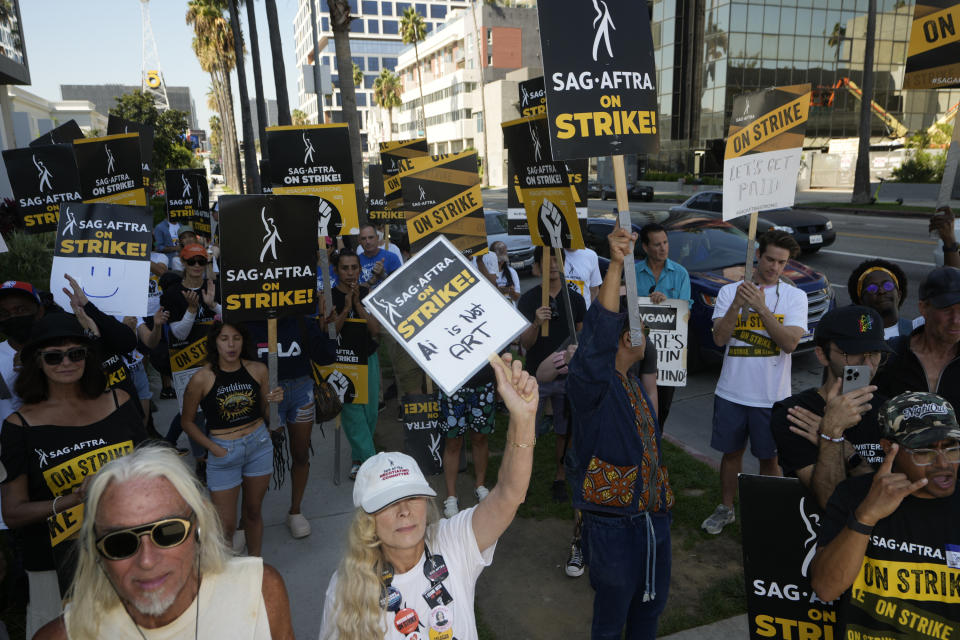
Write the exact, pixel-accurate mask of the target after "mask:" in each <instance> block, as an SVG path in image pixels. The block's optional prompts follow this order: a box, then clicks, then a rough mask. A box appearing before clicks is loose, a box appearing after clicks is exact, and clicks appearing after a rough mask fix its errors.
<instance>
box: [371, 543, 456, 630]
mask: <svg viewBox="0 0 960 640" xmlns="http://www.w3.org/2000/svg"><path fill="white" fill-rule="evenodd" d="M423 550H424V554H425V555H426V558H425V559H424V561H423V576H424V577H425V578H426V579H427V580H428V581H429V582H430V587H429V588H428V589H427V590H426V591H424V592H423V594H422V596H423V599H424V600H425V601H426V603H427V605H428V606H429V607H430V620H429V621H428V624H429V627H430V631H431V634H430V636H431V637H438V638H447V637H452V631H451V628H452V624H451V615H450V609H449V608H448V607H449V605H450V603H451V602H453V596H451V595H450V592H449V591H448V590H447V588H446V587H445V586H444V585H443V581H444V580H446V579H447V578H449V577H450V571H449V569H448V568H447V563H446V562H445V561H444V559H443V556H442V555H440V554H439V553H436V554H434V553H430V547H428V546H427V544H426V543H424V545H423ZM393 575H394V569H393V565H391V564H390V563H389V562H386V563H384V566H383V569H382V570H381V572H380V606H381V607H382V608H383V609H384V610H386V611H387V612H390V613H393V614H394V618H393V625H394V627H396V629H397V631H399V632H400V633H402V634H403V635H405V636H407V637H408V638H410V637H417V636H415V635H413V634H415V633H416V632H417V631H418V630H419V629H420V627H421V626H424V625H423V624H422V623H421V622H420V617H419V616H418V615H417V612H416V610H415V609H414V608H413V607H408V606H406V600H405V599H404V597H403V594H401V593H400V590H399V589H397V588H396V587H395V586H393Z"/></svg>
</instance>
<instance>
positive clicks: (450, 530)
mask: <svg viewBox="0 0 960 640" xmlns="http://www.w3.org/2000/svg"><path fill="white" fill-rule="evenodd" d="M475 511H476V507H472V508H470V509H467V510H465V511H461V512H460V513H458V514H457V515H455V516H454V517H452V518H450V519H446V518H444V519H442V520H440V522H439V523H437V524H434V525H431V526H430V527H429V528H428V530H427V540H428V545H429V547H430V553H431V554H433V555H434V556H436V555H438V554H439V555H441V556H443V560H444V562H445V563H446V565H447V570H448V571H449V576H448V577H447V578H446V579H444V580H443V581H441V582H440V583H439V584H442V585H443V587H444V588H445V590H446V592H447V594H449V597H450V598H452V599H451V600H450V601H449V602H448V603H447V604H445V605H440V606H437V607H431V606H430V604H428V602H427V598H426V597H425V596H424V594H425V593H428V595H429V590H430V589H431V584H430V581H429V580H428V579H427V578H426V576H425V575H424V573H423V564H424V561H425V560H426V554H422V555H421V556H420V561H419V562H417V564H416V566H415V567H413V568H412V569H410V571H407V572H406V573H400V574H396V575H394V577H393V580H392V582H391V587H393V588H395V589H397V590H398V591H399V592H400V595H401V605H400V606H401V612H402V613H404V616H403V618H402V620H403V621H404V622H406V623H407V624H409V625H410V627H413V623H412V622H411V620H412V616H411V614H410V613H409V612H406V611H404V610H405V609H412V610H413V611H414V612H415V617H416V620H417V622H416V628H414V629H412V631H410V632H408V633H407V634H403V633H401V632H400V631H399V630H398V629H397V625H396V624H395V619H396V617H397V614H395V613H394V612H392V611H384V613H383V626H384V628H386V630H387V633H386V635H384V636H383V637H384V639H385V640H407V639H409V638H410V637H411V633H418V634H419V637H420V638H423V639H424V640H426V639H427V638H431V637H435V636H438V634H445V633H446V632H448V631H452V632H453V633H452V637H453V638H456V639H457V640H477V620H476V618H475V617H474V613H473V604H474V593H475V590H476V585H477V579H478V578H479V577H480V572H481V571H483V569H484V567H488V566H490V563H491V562H493V552H494V549H495V548H496V546H497V545H496V543H494V544H492V545H490V547H489V548H488V549H486V550H484V551H483V553H481V552H480V550H479V549H478V548H477V539H476V537H474V535H473V514H474V512H475ZM431 530H432V532H433V535H432V536H431ZM431 539H432V540H433V542H432V543H430V542H429V541H430V540H431ZM336 589H337V573H334V574H333V577H332V578H330V586H329V587H327V595H326V599H325V601H324V606H323V623H322V625H321V626H320V640H335V639H336V638H338V634H337V623H336V615H337V608H338V606H337V602H336ZM444 599H446V598H444ZM431 630H432V632H431ZM439 637H451V636H447V635H443V636H439Z"/></svg>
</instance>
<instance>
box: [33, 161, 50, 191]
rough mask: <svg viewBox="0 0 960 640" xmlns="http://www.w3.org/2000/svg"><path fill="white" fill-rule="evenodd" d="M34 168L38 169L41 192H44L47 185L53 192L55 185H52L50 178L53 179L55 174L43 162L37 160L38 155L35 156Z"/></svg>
mask: <svg viewBox="0 0 960 640" xmlns="http://www.w3.org/2000/svg"><path fill="white" fill-rule="evenodd" d="M33 166H35V167H36V168H37V179H38V180H40V192H41V193H42V192H43V189H44V187H43V185H47V187H46V188H47V189H48V190H49V191H53V185H51V184H50V178H52V177H53V174H51V173H50V169H47V166H46V165H45V164H43V161H42V160H37V156H36V154H34V156H33Z"/></svg>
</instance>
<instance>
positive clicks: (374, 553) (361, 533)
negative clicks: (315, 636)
mask: <svg viewBox="0 0 960 640" xmlns="http://www.w3.org/2000/svg"><path fill="white" fill-rule="evenodd" d="M425 500H426V501H427V530H426V533H425V537H426V538H427V541H428V543H429V544H433V541H434V540H433V534H434V532H435V530H436V528H435V527H434V526H432V525H434V524H435V523H436V522H438V521H439V520H440V511H439V509H437V505H436V503H435V502H434V501H433V500H432V499H430V498H425ZM385 564H386V559H385V558H384V557H383V550H382V549H381V548H380V538H379V537H378V536H377V523H376V519H375V518H374V515H373V514H372V513H367V512H366V511H364V510H363V509H359V508H358V509H357V510H356V511H355V512H354V514H353V522H352V523H351V524H350V531H349V533H348V535H347V551H346V553H345V554H344V556H343V560H342V561H341V562H340V566H339V567H338V568H337V586H336V595H335V598H334V602H335V604H336V608H335V611H334V612H333V613H334V615H335V618H334V622H335V624H334V628H335V629H336V637H337V638H338V639H339V640H370V639H371V638H382V637H384V636H385V635H386V633H387V629H386V628H384V625H383V609H382V608H381V607H380V574H381V572H382V571H383V568H384V566H385Z"/></svg>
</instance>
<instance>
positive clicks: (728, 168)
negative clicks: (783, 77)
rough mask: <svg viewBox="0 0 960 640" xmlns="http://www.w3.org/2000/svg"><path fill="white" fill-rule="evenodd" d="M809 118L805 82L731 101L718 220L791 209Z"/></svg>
mask: <svg viewBox="0 0 960 640" xmlns="http://www.w3.org/2000/svg"><path fill="white" fill-rule="evenodd" d="M809 115H810V85H809V84H797V85H792V86H789V87H772V88H770V89H764V90H762V91H756V92H753V93H746V94H743V95H740V96H737V97H736V98H734V100H733V115H731V116H730V131H729V133H728V134H727V146H726V151H725V152H724V154H723V158H724V160H723V219H724V220H730V219H731V218H736V217H738V216H742V215H744V214H747V213H752V212H754V211H765V210H767V209H779V208H781V207H792V206H793V203H794V200H795V198H796V194H797V175H798V173H799V171H800V153H801V151H802V148H803V133H804V130H805V129H806V127H807V119H808V117H809Z"/></svg>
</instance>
